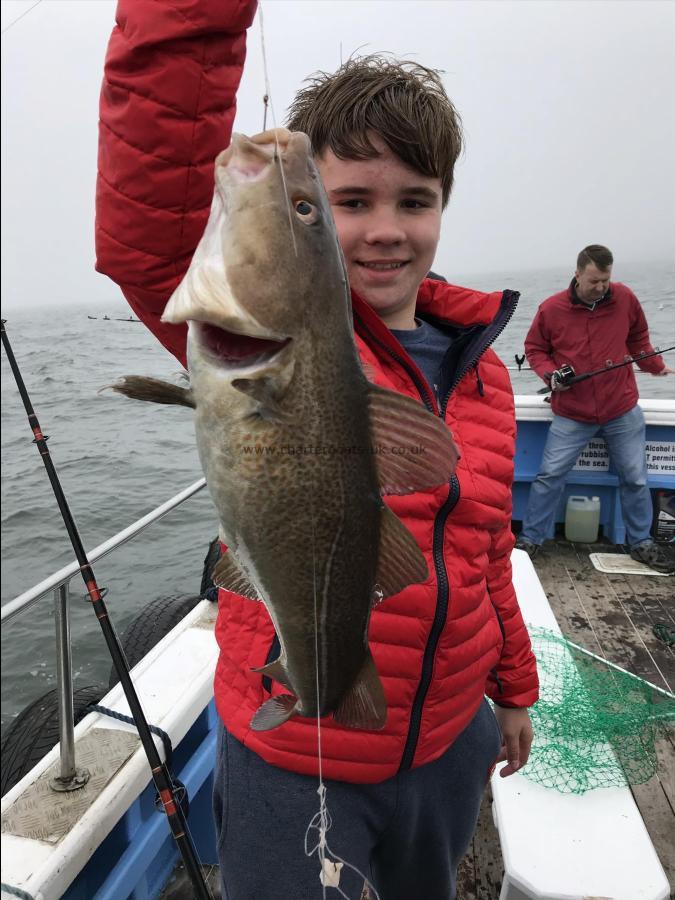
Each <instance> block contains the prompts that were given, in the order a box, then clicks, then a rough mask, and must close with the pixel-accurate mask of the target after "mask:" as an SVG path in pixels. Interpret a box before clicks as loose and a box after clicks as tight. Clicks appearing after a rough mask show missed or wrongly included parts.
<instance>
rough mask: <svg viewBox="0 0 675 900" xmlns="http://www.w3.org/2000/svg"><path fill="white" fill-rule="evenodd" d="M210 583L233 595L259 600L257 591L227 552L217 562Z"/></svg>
mask: <svg viewBox="0 0 675 900" xmlns="http://www.w3.org/2000/svg"><path fill="white" fill-rule="evenodd" d="M211 581H213V583H214V584H215V586H216V587H219V588H225V590H226V591H232V593H233V594H241V596H242V597H248V599H249V600H260V599H261V597H260V593H259V591H258V590H257V589H256V588H255V587H254V586H253V585H252V584H251V582H250V581H249V579H248V577H247V576H246V574H245V573H244V572H243V571H242V569H241V567H240V566H239V563H238V562H237V561H236V559H235V558H234V556H233V555H232V553H231V552H230V551H229V550H227V551H225V553H223V555H222V556H221V557H220V559H219V560H218V562H217V564H216V567H215V569H214V570H213V575H212V576H211Z"/></svg>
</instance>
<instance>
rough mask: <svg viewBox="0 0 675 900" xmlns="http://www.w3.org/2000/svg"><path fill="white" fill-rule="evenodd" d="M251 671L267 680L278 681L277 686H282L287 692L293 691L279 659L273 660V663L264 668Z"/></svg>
mask: <svg viewBox="0 0 675 900" xmlns="http://www.w3.org/2000/svg"><path fill="white" fill-rule="evenodd" d="M252 671H253V672H259V673H260V674H261V675H266V676H267V677H268V678H273V679H274V680H275V681H278V682H279V684H283V686H284V687H285V688H288V690H289V691H292V690H293V688H292V686H291V683H290V678H289V677H288V672H287V671H286V667H285V666H284V664H283V663H282V661H281V657H279V658H278V659H275V660H274V662H271V663H267V665H265V666H260V668H259V669H252Z"/></svg>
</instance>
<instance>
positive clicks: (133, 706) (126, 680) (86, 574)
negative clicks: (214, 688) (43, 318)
mask: <svg viewBox="0 0 675 900" xmlns="http://www.w3.org/2000/svg"><path fill="white" fill-rule="evenodd" d="M5 322H6V320H5V319H2V331H1V332H0V334H1V336H2V344H3V346H4V348H5V352H6V353H7V359H8V360H9V364H10V366H11V368H12V374H13V375H14V379H15V381H16V386H17V387H18V389H19V394H20V395H21V399H22V400H23V405H24V407H25V410H26V413H27V415H28V423H29V425H30V427H31V430H32V432H33V435H34V441H33V443H35V444H37V448H38V451H39V453H40V455H41V456H42V461H43V462H44V464H45V468H46V469H47V474H48V475H49V480H50V482H51V485H52V489H53V491H54V496H55V497H56V502H57V503H58V506H59V510H60V511H61V516H62V517H63V523H64V525H65V526H66V531H67V532H68V537H69V538H70V543H71V544H72V546H73V550H74V551H75V556H76V558H77V561H78V563H79V564H80V572H81V573H82V578H83V580H84V583H85V585H86V588H87V593H88V594H89V599H90V600H91V602H92V606H93V608H94V612H95V614H96V618H97V619H98V621H99V623H100V626H101V630H102V631H103V636H104V638H105V641H106V644H107V645H108V650H109V651H110V656H111V657H112V661H113V665H114V666H115V671H116V672H117V675H118V677H119V680H120V682H121V683H122V688H123V690H124V696H125V697H126V700H127V703H128V704H129V709H130V710H131V714H132V716H133V718H134V722H135V724H136V728H137V729H138V735H139V737H140V739H141V744H142V745H143V749H144V750H145V755H146V756H147V758H148V763H149V765H150V769H151V771H152V780H153V781H154V783H155V787H156V788H157V793H158V794H159V798H160V800H161V803H162V807H163V808H164V812H165V813H166V817H167V819H168V821H169V827H170V828H171V833H172V835H173V838H174V840H175V842H176V845H177V847H178V850H179V851H180V855H181V857H182V858H183V863H184V865H185V871H186V872H187V874H188V876H189V878H190V881H191V882H192V886H193V889H194V896H195V897H197V898H199V900H212V895H211V892H210V891H209V888H208V887H207V885H206V882H205V880H204V876H203V874H202V870H201V866H200V864H199V859H198V857H197V851H196V850H195V847H194V845H193V843H192V838H191V836H190V833H189V831H188V827H187V822H186V820H185V815H184V813H183V810H182V808H181V806H180V802H179V799H178V791H177V789H176V786H175V785H174V784H173V780H172V777H171V773H170V771H169V768H168V766H167V764H166V761H165V762H162V760H161V759H160V756H159V753H158V752H157V747H156V746H155V742H154V740H153V737H152V734H151V732H150V728H149V726H148V722H147V719H146V718H145V714H144V712H143V710H142V708H141V704H140V701H139V699H138V694H137V693H136V689H135V687H134V685H133V682H132V680H131V677H130V675H129V663H128V662H127V660H126V657H125V655H124V651H123V650H122V647H121V646H120V642H119V639H118V637H117V634H116V633H115V629H114V628H113V626H112V623H111V621H110V619H109V617H108V611H107V609H106V606H105V603H104V602H103V593H102V592H101V590H100V589H99V587H98V584H97V583H96V579H95V578H94V572H93V570H92V568H91V565H90V563H89V560H88V559H87V554H86V552H85V549H84V547H83V546H82V541H81V540H80V535H79V533H78V530H77V527H76V525H75V520H74V519H73V516H72V514H71V512H70V508H69V506H68V501H67V500H66V497H65V495H64V493H63V490H62V488H61V482H60V481H59V477H58V475H57V473H56V468H55V467H54V463H53V461H52V458H51V455H50V453H49V449H48V448H47V441H48V440H49V436H48V435H44V434H43V433H42V430H41V429H40V423H39V422H38V418H37V416H36V415H35V411H34V409H33V406H32V404H31V402H30V397H29V396H28V391H27V389H26V385H25V383H24V380H23V378H22V376H21V372H20V371H19V366H18V363H17V361H16V359H15V357H14V353H13V351H12V347H11V345H10V343H9V338H8V337H7V332H6V330H5Z"/></svg>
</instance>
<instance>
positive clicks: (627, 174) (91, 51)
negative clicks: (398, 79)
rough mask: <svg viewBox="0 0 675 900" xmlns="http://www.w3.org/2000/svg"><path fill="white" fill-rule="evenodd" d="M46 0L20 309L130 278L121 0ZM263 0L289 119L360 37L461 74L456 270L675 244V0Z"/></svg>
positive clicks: (7, 126) (446, 257)
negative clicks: (108, 196) (113, 217)
mask: <svg viewBox="0 0 675 900" xmlns="http://www.w3.org/2000/svg"><path fill="white" fill-rule="evenodd" d="M34 2H35V0H2V3H1V7H0V8H1V11H2V29H3V32H4V33H3V35H2V56H3V62H2V76H3V77H2V159H3V162H2V166H3V168H2V178H3V191H2V218H3V222H2V224H3V229H2V262H3V265H2V298H3V307H7V306H15V305H17V304H21V305H24V306H25V305H28V304H35V305H41V304H44V303H45V302H46V301H49V302H52V303H53V302H55V301H62V302H64V303H69V302H78V303H81V302H83V301H91V302H92V304H93V303H100V302H102V301H107V300H109V299H112V298H113V297H115V296H117V294H118V292H117V289H116V287H115V286H114V285H113V284H112V283H111V282H109V281H108V280H107V279H106V278H104V277H103V276H101V275H98V274H96V273H95V272H94V269H93V259H94V249H93V218H94V185H95V175H96V141H97V117H98V94H99V87H100V82H101V74H102V70H103V59H104V55H105V48H106V44H107V40H108V36H109V34H110V31H111V29H112V27H113V24H114V15H115V3H114V2H112V0H41V2H39V3H38V4H37V5H35V6H34V8H33V9H31V7H32V6H33V5H34ZM222 2H227V0H222ZM263 11H264V26H265V46H266V51H267V60H268V69H269V75H270V82H271V89H272V98H273V102H274V105H275V109H276V115H277V122H278V123H279V124H280V123H281V121H282V120H283V118H284V114H285V110H286V107H287V105H288V103H289V101H290V99H291V98H292V96H293V94H294V93H295V91H296V90H297V89H298V87H299V86H300V84H301V82H302V80H303V78H304V77H306V76H307V75H308V74H309V73H311V72H313V71H316V70H317V69H324V70H333V69H334V68H336V67H337V66H338V64H339V62H340V58H341V56H342V58H346V57H347V56H349V55H350V54H351V53H353V52H354V51H355V50H357V49H358V48H360V49H361V50H362V51H364V52H374V51H389V52H392V53H394V54H396V55H399V56H406V57H412V58H414V59H416V60H418V61H419V62H422V63H424V64H425V65H428V66H432V67H435V68H439V69H442V70H444V72H445V74H444V80H445V84H446V88H447V90H448V93H449V94H450V96H451V97H452V99H453V100H454V102H455V104H456V106H457V107H458V109H459V110H460V112H461V114H462V117H463V121H464V125H465V128H466V136H467V146H466V152H465V156H464V158H463V159H462V161H461V162H460V164H459V168H458V171H457V174H456V187H455V189H454V192H453V195H452V197H451V200H450V205H449V208H448V210H447V212H446V214H445V221H444V232H443V238H442V240H441V244H440V247H439V251H438V256H437V259H436V265H435V267H436V268H437V269H438V270H439V271H441V272H443V273H444V274H445V275H446V276H447V277H449V278H450V279H451V280H459V276H461V275H465V274H468V273H481V272H492V271H519V270H523V269H536V268H543V267H547V266H561V265H562V266H566V265H569V267H570V270H571V269H572V268H573V262H574V259H575V257H576V253H577V251H578V250H579V249H580V248H581V247H583V246H584V245H585V244H588V243H593V242H599V243H604V244H607V245H609V246H610V247H611V248H612V250H613V251H614V254H615V257H617V259H618V260H623V261H625V262H631V263H633V262H642V261H658V260H667V259H669V258H672V256H673V247H675V177H674V175H673V159H674V158H675V63H674V62H673V59H674V54H673V47H674V46H675V3H673V2H667V0H664V2H650V0H638V2H630V0H628V2H613V0H604V2H603V0H593V2H586V0H579V2H574V0H548V2H544V0H530V2H526V0H520V2H509V0H498V2H490V0H485V2H480V0H459V2H446V0H431V2H425V0H414V2H407V0H398V2H391V0H386V2H380V0H338V2H331V0H300V2H298V0H266V2H265V4H264V10H263ZM22 14H24V15H23V17H22V18H20V19H19V18H18V17H19V16H21V15H22ZM11 23H14V24H11ZM5 29H7V30H6V31H5ZM248 48H249V49H248V56H247V60H246V66H245V70H244V77H243V80H242V85H241V88H240V91H239V98H238V102H239V110H238V114H237V120H236V123H235V128H236V129H237V130H239V131H242V132H244V133H254V132H256V131H259V130H260V128H261V125H262V100H261V98H262V95H263V94H264V77H263V69H262V53H261V44H260V29H259V19H256V23H255V24H254V27H253V28H252V29H251V31H250V32H249V37H248Z"/></svg>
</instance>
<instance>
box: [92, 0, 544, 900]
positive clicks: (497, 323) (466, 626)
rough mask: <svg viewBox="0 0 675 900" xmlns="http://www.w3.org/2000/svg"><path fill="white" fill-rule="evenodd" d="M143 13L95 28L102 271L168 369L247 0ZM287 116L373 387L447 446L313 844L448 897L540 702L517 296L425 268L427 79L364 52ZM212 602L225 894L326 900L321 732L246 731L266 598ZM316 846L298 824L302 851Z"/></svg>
mask: <svg viewBox="0 0 675 900" xmlns="http://www.w3.org/2000/svg"><path fill="white" fill-rule="evenodd" d="M152 6H153V8H151V9H147V8H146V7H145V5H144V4H142V5H135V4H133V3H125V2H122V3H120V8H119V9H120V12H119V14H118V22H120V26H121V27H120V30H118V31H116V32H115V33H114V34H113V38H112V40H111V47H110V51H109V55H108V60H107V66H106V81H105V82H104V88H103V95H102V104H101V121H102V128H101V154H100V161H101V172H100V176H99V193H98V221H97V237H98V245H97V248H98V267H99V269H100V270H101V271H105V272H106V273H107V274H109V275H111V277H114V278H115V280H116V281H118V282H119V283H120V284H121V286H122V289H123V291H124V293H125V296H126V297H127V299H128V300H129V302H130V303H131V305H132V307H133V308H134V310H135V311H136V312H137V313H138V314H139V316H140V317H141V318H143V320H144V321H145V322H146V324H147V325H148V326H149V327H150V328H151V329H152V330H153V331H154V333H155V334H156V335H157V336H158V337H159V339H160V340H161V341H162V342H163V343H164V345H165V346H166V347H167V348H168V349H170V350H171V351H172V352H173V353H174V354H175V355H176V356H178V358H179V359H181V361H183V362H184V360H185V335H184V330H181V329H178V328H175V327H173V326H168V325H163V324H161V323H160V322H159V316H160V315H161V312H162V310H163V308H164V305H165V303H166V300H167V299H168V297H169V295H170V293H171V292H172V290H173V288H174V287H175V286H176V284H177V283H178V281H179V280H180V278H181V277H182V275H183V273H184V271H185V269H186V268H187V266H188V263H189V260H190V257H191V254H192V252H193V250H194V247H195V245H196V243H197V241H198V240H199V237H200V235H201V229H203V227H204V223H205V220H206V216H207V213H208V206H209V204H210V197H211V193H212V190H213V187H212V169H213V165H212V161H213V159H214V158H215V156H216V154H217V152H218V151H219V150H221V149H222V148H223V146H225V145H226V144H227V137H228V135H229V129H230V128H231V118H232V115H231V114H232V110H233V103H234V99H233V97H234V91H235V90H236V86H237V83H238V77H239V71H240V67H241V65H242V63H243V31H244V29H245V27H246V26H247V24H248V22H249V20H250V15H251V12H252V9H251V7H247V5H246V4H243V3H240V4H237V5H230V6H229V7H228V8H226V9H223V6H222V5H221V4H220V3H215V2H214V3H210V4H209V3H203V4H202V5H201V6H200V8H199V9H198V10H194V9H192V10H191V11H190V13H189V14H188V13H187V12H184V16H183V19H182V20H181V22H177V21H175V20H174V18H173V17H171V16H168V15H167V14H166V11H165V10H161V9H160V10H157V9H155V7H157V6H160V7H161V6H162V5H161V4H153V5H152ZM218 66H221V67H222V70H220V71H219V70H218ZM228 80H229V89H228V91H224V90H223V88H224V86H225V85H226V83H227V81H228ZM172 91H174V93H172ZM228 104H229V107H230V108H229V113H228V117H227V119H224V109H225V107H226V106H227V105H228ZM141 107H145V109H144V110H141V109H140V108H141ZM167 110H170V111H171V114H170V115H169V114H167V113H166V111H167ZM141 111H144V112H146V113H150V114H151V116H152V115H153V114H154V115H155V118H151V119H150V121H148V120H146V119H144V118H143V116H142V115H141V114H139V113H140V112H141ZM159 113H161V114H159ZM224 126H225V127H226V128H227V133H226V134H224V133H223V127H224ZM288 126H289V128H291V129H292V130H303V131H306V132H307V133H308V134H309V136H310V138H311V140H312V145H313V149H314V152H315V154H316V158H317V164H318V166H319V170H320V172H321V175H322V178H323V180H324V183H325V186H326V190H327V193H328V197H329V200H330V202H331V206H332V209H333V214H334V217H335V221H336V225H337V230H338V236H339V239H340V243H341V245H342V249H343V251H344V255H345V259H346V263H347V268H348V273H349V279H350V284H351V287H352V291H353V309H354V324H355V332H356V342H357V346H358V349H359V352H360V354H361V358H362V360H363V362H364V363H366V364H367V365H368V369H369V377H371V378H372V380H374V381H376V382H377V383H378V384H380V385H382V386H384V387H388V388H390V389H393V390H397V391H399V392H401V393H404V394H407V395H409V396H411V397H414V398H415V399H417V400H418V401H419V402H421V403H423V404H425V406H426V407H427V408H428V409H429V410H430V411H431V412H433V413H435V414H436V415H441V416H443V417H444V419H445V421H446V423H447V424H448V427H449V428H450V429H451V430H452V432H453V435H454V438H455V441H456V442H457V444H458V446H459V448H460V450H461V452H462V459H461V461H460V463H459V466H458V469H457V474H456V476H454V477H453V479H452V481H451V482H450V483H449V484H447V485H442V486H439V487H438V488H436V489H434V490H432V491H428V492H424V493H418V494H413V495H408V496H405V497H387V498H386V502H387V503H388V505H389V506H390V507H391V509H392V510H393V511H394V512H395V513H396V514H397V515H398V516H399V517H400V518H401V520H402V521H403V523H404V524H405V525H406V526H407V527H408V529H409V530H410V531H411V532H412V534H413V535H414V536H415V538H416V540H417V541H418V543H419V546H420V548H421V549H422V551H423V552H424V554H425V557H426V559H427V563H428V566H429V572H430V576H429V579H428V580H427V582H426V583H424V584H417V585H411V586H410V587H408V588H406V589H405V590H404V591H402V592H401V593H400V594H398V595H396V596H395V597H390V598H388V599H387V601H386V602H385V603H382V604H381V605H380V606H379V607H378V608H377V609H375V610H374V612H373V614H372V617H371V625H370V632H369V641H370V646H371V650H372V652H373V655H374V658H375V661H376V664H377V668H378V671H379V674H380V677H381V679H382V682H383V685H384V689H385V693H386V696H387V707H388V717H387V723H386V725H385V727H384V729H383V730H382V731H379V732H374V731H355V730H348V729H345V728H342V727H340V726H338V725H337V724H336V723H335V722H334V721H333V720H332V719H327V720H324V721H322V728H321V742H322V754H321V762H322V773H323V778H324V779H325V782H326V786H327V804H328V809H329V811H330V815H331V818H332V827H331V828H330V830H329V832H328V835H327V839H328V845H329V846H330V848H331V850H332V851H334V853H335V854H337V855H338V856H340V857H341V858H342V859H343V860H345V861H346V862H347V863H349V864H351V865H352V866H356V867H358V869H359V870H360V871H361V872H363V873H364V874H365V875H367V876H368V878H369V879H370V880H371V881H372V883H373V885H374V887H375V888H376V889H377V891H378V893H379V895H380V897H381V898H382V900H411V898H417V897H424V898H426V900H432V898H439V900H440V898H443V900H447V898H452V897H454V895H455V878H456V869H457V864H458V862H459V860H460V859H461V857H462V856H463V854H464V853H465V851H466V849H467V847H468V844H469V842H470V840H471V836H472V833H473V830H474V828H475V823H476V819H477V815H478V809H479V805H480V799H481V795H482V792H483V789H484V787H485V784H486V782H487V779H488V776H489V773H490V771H491V768H492V767H493V765H494V763H495V761H497V760H498V759H508V764H507V766H505V767H504V769H503V770H502V774H503V775H509V774H511V773H512V772H515V771H517V769H518V768H520V766H522V765H523V764H524V763H525V762H526V760H527V756H528V753H529V748H530V744H531V740H532V731H531V726H530V723H529V717H528V714H527V707H528V706H530V705H532V704H533V703H534V702H535V700H536V698H537V677H536V670H535V662H534V657H533V655H532V651H531V648H530V643H529V638H528V635H527V632H526V630H525V627H524V624H523V621H522V617H521V615H520V611H519V609H518V604H517V601H516V597H515V593H514V590H513V586H512V583H511V566H510V560H509V558H510V552H511V548H512V546H513V538H512V536H511V531H510V510H511V499H510V487H511V479H512V458H513V445H514V435H515V421H514V411H513V397H512V394H511V388H510V383H509V379H508V375H507V373H506V371H505V369H504V367H503V366H502V365H501V363H500V362H499V360H498V359H497V357H496V356H495V355H494V353H493V352H492V351H491V350H490V349H489V346H490V344H491V343H492V342H493V341H494V340H495V339H496V337H497V336H498V334H499V333H500V331H501V329H502V328H503V327H504V326H505V324H506V323H507V321H508V319H509V318H510V316H511V315H512V313H513V309H514V308H515V304H516V302H517V295H516V294H513V293H511V292H504V293H503V294H502V293H501V292H497V293H494V294H483V293H479V292H475V291H471V290H468V289H464V288H458V287H454V286H452V285H448V284H447V283H444V282H442V281H439V280H435V279H428V278H425V275H426V273H427V272H428V270H429V268H430V266H431V263H432V261H433V258H434V255H435V251H436V247H437V244H438V240H439V235H440V224H441V213H442V209H443V207H444V206H445V204H446V203H447V200H448V197H449V195H450V190H451V187H452V178H453V169H454V163H455V161H456V159H457V156H458V155H459V152H460V149H461V128H460V123H459V117H458V116H457V113H456V111H455V110H454V108H453V106H452V104H451V103H450V101H449V100H448V98H447V96H446V94H445V91H444V90H443V87H442V84H441V82H440V79H439V78H438V76H437V75H436V74H435V73H434V72H432V71H431V70H428V69H425V68H423V67H421V66H413V65H410V64H398V63H395V62H390V61H387V60H384V59H380V58H377V57H369V58H365V59H362V60H353V61H350V62H348V63H347V64H345V65H344V66H342V67H341V69H340V70H339V71H338V72H337V73H336V74H335V75H321V76H317V77H316V78H315V80H314V81H313V82H312V83H311V84H310V85H309V87H308V88H307V89H305V90H304V91H301V92H300V94H299V95H298V97H297V98H296V101H295V103H294V104H293V106H292V109H291V114H290V119H289V122H288ZM141 158H142V159H143V161H144V163H145V164H146V166H147V167H148V169H149V171H148V172H147V174H146V176H145V178H144V179H142V180H141V179H137V178H134V173H135V171H136V170H137V169H136V167H137V165H138V161H139V160H140V159H141ZM193 167H194V168H193ZM193 173H194V174H195V175H196V181H195V180H193ZM209 176H210V178H211V182H210V184H209ZM122 228H125V230H124V232H122ZM120 235H122V236H121V237H120ZM479 366H480V368H479ZM219 606H220V611H219V618H218V623H217V626H216V635H217V638H218V642H219V645H220V648H221V655H220V660H219V663H218V668H217V673H216V680H215V697H216V704H217V706H218V710H219V713H220V716H221V719H222V720H223V723H224V727H223V728H222V730H221V734H220V741H219V748H218V754H219V756H218V761H217V766H216V786H215V796H214V809H215V816H216V829H217V833H218V850H219V856H220V863H221V876H222V878H223V888H224V895H225V896H226V897H228V898H230V900H244V898H246V900H250V898H261V900H272V898H283V900H288V898H293V900H295V898H305V897H306V898H310V897H317V896H320V893H319V892H320V890H321V886H320V883H319V879H318V868H317V865H316V863H314V862H313V861H308V860H307V859H305V858H304V853H303V844H304V841H305V832H306V830H307V828H308V825H309V823H310V820H311V819H312V817H313V816H314V815H315V813H316V812H317V810H318V798H317V795H316V788H317V776H318V774H319V760H318V754H317V728H316V722H314V721H311V720H308V719H299V718H297V717H294V718H292V719H291V720H290V721H288V722H286V723H285V724H284V725H283V726H280V727H279V728H277V729H275V730H273V731H269V732H252V731H251V730H250V728H249V724H250V720H251V717H252V715H253V713H254V712H255V710H256V709H257V708H258V707H259V706H260V705H261V703H262V702H264V700H265V699H266V698H267V697H268V696H269V693H268V692H269V690H270V689H271V688H272V689H275V688H274V686H273V685H272V684H271V683H269V681H268V680H267V679H264V678H262V677H261V676H260V675H259V674H256V673H255V672H254V671H253V669H254V668H259V667H261V666H262V665H264V664H265V662H266V661H269V660H272V659H274V658H275V657H276V656H277V655H278V644H277V643H276V640H275V635H274V629H273V627H272V624H271V622H270V621H269V618H268V616H267V613H266V611H265V609H264V607H263V605H262V604H260V603H255V602H253V601H250V600H247V599H246V598H243V597H239V596H237V595H234V594H231V593H228V592H226V591H221V592H220V596H219ZM275 690H276V689H275ZM486 691H487V692H488V693H489V695H490V696H491V697H492V698H493V699H494V700H495V703H496V704H497V706H496V717H497V719H496V720H495V716H494V715H493V713H492V711H491V709H490V707H489V706H488V704H487V703H486V701H485V699H484V693H485V692H486ZM497 723H499V725H498V724H497ZM500 729H501V730H500ZM502 735H503V740H504V745H503V747H502ZM500 747H501V749H502V752H501V753H500ZM316 843H317V840H316V832H314V831H313V830H311V829H310V830H309V832H308V835H307V845H308V850H309V851H311V850H312V848H314V846H315V844H316ZM361 883H362V877H359V876H358V875H357V874H356V873H355V872H354V871H353V870H352V869H351V868H349V867H348V866H345V867H344V868H343V869H342V871H341V872H340V884H339V886H340V889H341V890H342V891H344V893H345V894H346V895H347V896H352V897H356V896H358V894H359V891H360V886H361Z"/></svg>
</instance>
